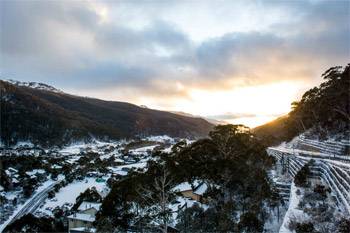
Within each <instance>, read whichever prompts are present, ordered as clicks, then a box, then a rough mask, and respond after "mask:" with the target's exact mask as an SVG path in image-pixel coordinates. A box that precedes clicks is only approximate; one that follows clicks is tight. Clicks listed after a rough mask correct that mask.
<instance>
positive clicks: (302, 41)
mask: <svg viewBox="0 0 350 233" xmlns="http://www.w3.org/2000/svg"><path fill="white" fill-rule="evenodd" d="M0 11H1V12H0V24H1V28H0V30H1V31H0V36H1V41H0V42H1V47H0V48H1V50H0V52H1V54H0V55H1V56H0V59H1V60H0V78H1V79H14V80H19V81H36V82H43V83H46V84H49V85H52V86H54V87H56V88H59V89H61V90H63V91H65V92H68V93H72V94H77V95H81V96H90V97H96V98H101V99H105V100H116V101H126V102H130V103H134V104H137V105H145V106H147V107H149V108H154V109H160V110H167V111H178V112H186V113H190V114H193V115H200V116H204V117H209V118H213V119H217V120H222V121H226V122H230V123H243V124H246V125H248V126H250V127H254V126H257V125H260V124H263V123H265V122H267V121H270V120H272V119H274V118H276V117H278V116H281V115H284V114H286V113H288V112H289V110H290V103H291V102H292V101H294V100H298V99H300V98H301V96H302V94H303V93H304V92H305V91H306V90H307V89H309V88H311V87H313V86H315V85H318V84H320V83H321V81H322V79H321V74H322V73H323V72H324V71H325V70H326V69H328V68H329V67H332V66H336V65H342V66H344V65H346V64H347V63H349V62H350V45H349V41H350V23H349V22H350V2H349V1H338V0H334V1H316V0H312V1H311V0H310V1H307V0H303V1H301V0H293V1H269V0H267V1H262V0H261V1H253V0H251V1H249V0H242V1H239V0H238V1H221V0H216V1H205V0H201V1H199V0H196V1H190V0H187V1H166V0H164V1H160V0H159V1H158V0H148V1H136V0H135V1H132V0H130V1H111V0H109V1H107V0H105V1H104V0H101V1H95V0H86V1H66V0H57V1H40V0H37V1H32V0H20V1H18V0H11V1H6V0H2V1H0Z"/></svg>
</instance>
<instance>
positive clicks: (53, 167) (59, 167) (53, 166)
mask: <svg viewBox="0 0 350 233" xmlns="http://www.w3.org/2000/svg"><path fill="white" fill-rule="evenodd" d="M51 168H52V169H61V168H62V166H60V165H57V164H54V165H52V166H51Z"/></svg>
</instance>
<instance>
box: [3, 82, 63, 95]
mask: <svg viewBox="0 0 350 233" xmlns="http://www.w3.org/2000/svg"><path fill="white" fill-rule="evenodd" d="M6 81H7V82H9V83H11V84H13V85H16V86H20V87H29V88H33V89H38V90H45V91H51V92H56V93H63V92H62V91H61V90H58V89H56V88H54V87H52V86H49V85H47V84H45V83H37V82H21V81H17V80H12V79H7V80H6Z"/></svg>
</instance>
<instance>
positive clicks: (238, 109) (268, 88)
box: [175, 82, 301, 127]
mask: <svg viewBox="0 0 350 233" xmlns="http://www.w3.org/2000/svg"><path fill="white" fill-rule="evenodd" d="M300 85H301V84H299V83H296V82H279V83H273V84H267V85H259V86H250V87H242V88H237V89H234V90H228V91H217V92H213V91H204V90H192V91H190V96H191V101H179V102H178V103H176V105H175V108H179V109H180V107H181V109H183V111H184V112H188V113H191V114H194V115H201V116H209V117H210V116H214V115H218V113H219V114H223V115H228V116H229V115H230V114H231V115H234V116H235V117H234V118H231V119H224V120H225V121H227V122H230V123H242V124H246V125H248V126H250V127H254V126H257V125H260V124H263V123H266V122H268V121H270V120H273V119H274V118H276V117H278V116H280V115H283V114H286V113H288V112H289V111H290V104H291V102H293V101H294V100H295V99H297V96H296V93H297V92H298V91H297V90H298V89H299V88H300ZM227 109H230V111H229V112H227ZM249 114H251V115H252V116H249V117H247V115H249ZM240 115H241V116H242V117H239V116H240Z"/></svg>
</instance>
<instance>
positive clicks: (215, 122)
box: [171, 111, 228, 125]
mask: <svg viewBox="0 0 350 233" xmlns="http://www.w3.org/2000/svg"><path fill="white" fill-rule="evenodd" d="M171 113H174V114H177V115H180V116H188V117H200V118H203V119H205V120H206V121H208V122H209V123H211V124H213V125H227V124H228V123H227V122H225V121H220V120H216V119H212V118H207V117H202V116H196V115H192V114H190V113H187V112H181V111H171Z"/></svg>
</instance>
